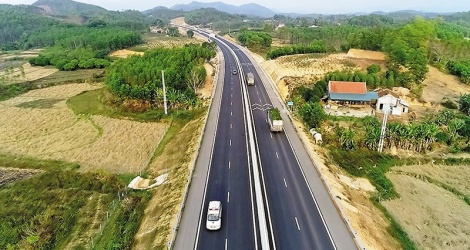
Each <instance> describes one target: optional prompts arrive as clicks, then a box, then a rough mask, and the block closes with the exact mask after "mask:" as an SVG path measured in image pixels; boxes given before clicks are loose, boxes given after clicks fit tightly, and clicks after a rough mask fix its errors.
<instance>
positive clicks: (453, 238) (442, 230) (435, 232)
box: [382, 174, 470, 250]
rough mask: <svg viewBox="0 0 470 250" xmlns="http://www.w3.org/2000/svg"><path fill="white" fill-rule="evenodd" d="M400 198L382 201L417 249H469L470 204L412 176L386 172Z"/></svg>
mask: <svg viewBox="0 0 470 250" xmlns="http://www.w3.org/2000/svg"><path fill="white" fill-rule="evenodd" d="M387 177H388V178H389V179H390V180H391V181H392V182H393V184H394V185H395V188H396V190H397V192H398V193H399V194H400V198H399V199H395V200H391V201H385V202H382V203H383V205H384V206H385V207H386V208H387V210H388V211H389V212H390V213H391V214H392V215H393V216H394V218H395V219H396V220H397V221H398V222H399V224H400V225H401V226H402V227H403V228H404V229H405V231H406V232H407V233H408V235H409V236H410V238H411V239H412V240H413V241H414V242H416V243H417V245H418V247H419V248H420V249H456V250H457V249H459V250H460V249H468V246H469V245H470V238H469V237H468V236H469V235H470V220H468V219H467V218H470V206H469V205H468V204H466V203H465V202H464V201H462V200H461V199H459V198H458V197H457V196H455V195H454V194H452V193H451V192H449V191H446V190H444V189H442V188H440V187H438V186H436V185H434V184H431V183H428V182H425V181H421V180H419V179H416V178H414V177H410V176H406V175H397V174H387Z"/></svg>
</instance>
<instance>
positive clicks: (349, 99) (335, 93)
mask: <svg viewBox="0 0 470 250" xmlns="http://www.w3.org/2000/svg"><path fill="white" fill-rule="evenodd" d="M328 101H329V102H333V103H337V104H340V105H360V106H362V105H370V106H373V107H374V106H375V109H376V110H377V111H381V112H388V113H389V114H392V115H402V114H404V113H407V112H408V108H409V106H410V105H409V104H408V103H407V102H406V101H404V100H402V99H400V97H399V96H398V95H397V94H395V93H393V92H392V91H390V90H382V91H379V92H375V91H368V90H367V87H366V83H365V82H342V81H330V82H328Z"/></svg>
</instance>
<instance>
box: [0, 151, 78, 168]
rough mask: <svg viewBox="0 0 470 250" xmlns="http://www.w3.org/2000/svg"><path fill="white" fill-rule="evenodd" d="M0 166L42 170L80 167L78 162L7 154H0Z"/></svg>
mask: <svg viewBox="0 0 470 250" xmlns="http://www.w3.org/2000/svg"><path fill="white" fill-rule="evenodd" d="M0 166H2V167H10V168H20V169H42V170H76V169H78V168H80V165H79V164H78V163H69V162H63V161H55V160H38V159H35V158H31V157H18V156H14V155H7V154H0Z"/></svg>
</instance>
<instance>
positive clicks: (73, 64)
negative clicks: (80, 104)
mask: <svg viewBox="0 0 470 250" xmlns="http://www.w3.org/2000/svg"><path fill="white" fill-rule="evenodd" d="M141 42H142V39H141V37H140V34H138V33H135V32H132V31H126V30H124V29H122V28H107V27H103V28H90V27H80V26H76V27H65V28H64V27H57V28H52V29H50V30H49V31H48V32H47V33H38V34H34V35H31V36H29V37H28V39H27V40H26V41H25V42H24V44H25V47H26V48H30V47H46V46H52V47H51V48H49V49H47V50H45V51H43V52H41V53H40V55H39V56H38V57H36V58H32V59H30V60H29V62H30V63H31V64H32V65H38V66H47V65H53V66H54V67H56V68H58V69H60V70H69V71H70V70H75V69H77V68H82V69H90V68H103V67H106V66H109V64H110V63H109V61H108V60H106V59H105V58H106V57H107V55H108V54H109V53H110V52H111V51H113V50H117V49H122V48H126V47H131V46H134V45H137V44H139V43H141Z"/></svg>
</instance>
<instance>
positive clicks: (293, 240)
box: [230, 45, 335, 249]
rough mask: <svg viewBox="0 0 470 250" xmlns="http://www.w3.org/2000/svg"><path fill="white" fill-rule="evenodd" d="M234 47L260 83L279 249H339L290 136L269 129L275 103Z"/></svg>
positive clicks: (254, 91)
mask: <svg viewBox="0 0 470 250" xmlns="http://www.w3.org/2000/svg"><path fill="white" fill-rule="evenodd" d="M230 46H231V48H232V49H233V50H234V51H235V53H236V54H237V56H238V58H239V60H240V62H241V64H242V65H243V70H244V72H245V73H247V72H253V73H254V76H255V83H257V84H255V85H254V86H249V87H248V90H249V95H250V102H251V106H252V107H253V117H254V123H255V127H256V137H257V142H258V150H259V154H260V159H261V164H262V171H263V176H264V182H265V186H266V195H267V201H268V204H269V210H270V215H271V216H270V217H271V224H272V228H273V237H274V242H275V243H276V244H275V245H276V249H335V246H334V245H333V242H332V240H331V239H330V235H329V233H328V230H327V228H326V227H325V225H324V223H323V219H322V217H321V215H320V211H319V210H318V208H317V206H316V204H315V201H314V199H313V195H312V193H311V192H310V189H309V187H308V184H307V183H306V180H305V178H304V176H303V173H302V171H301V168H300V166H299V163H298V162H297V159H296V156H295V154H294V152H293V150H292V148H291V145H290V143H289V141H288V139H287V137H286V134H285V133H283V132H281V133H273V132H271V131H270V130H269V125H268V124H267V122H266V119H267V112H266V110H267V109H268V108H269V107H273V104H272V102H271V100H270V99H269V97H268V94H267V92H266V89H265V87H264V85H263V84H262V81H261V78H260V76H259V75H258V72H257V71H256V70H255V68H254V67H253V65H252V64H251V61H250V60H249V59H248V58H247V56H246V55H245V54H244V53H243V52H242V51H241V50H239V49H238V48H237V47H235V46H233V45H230Z"/></svg>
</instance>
